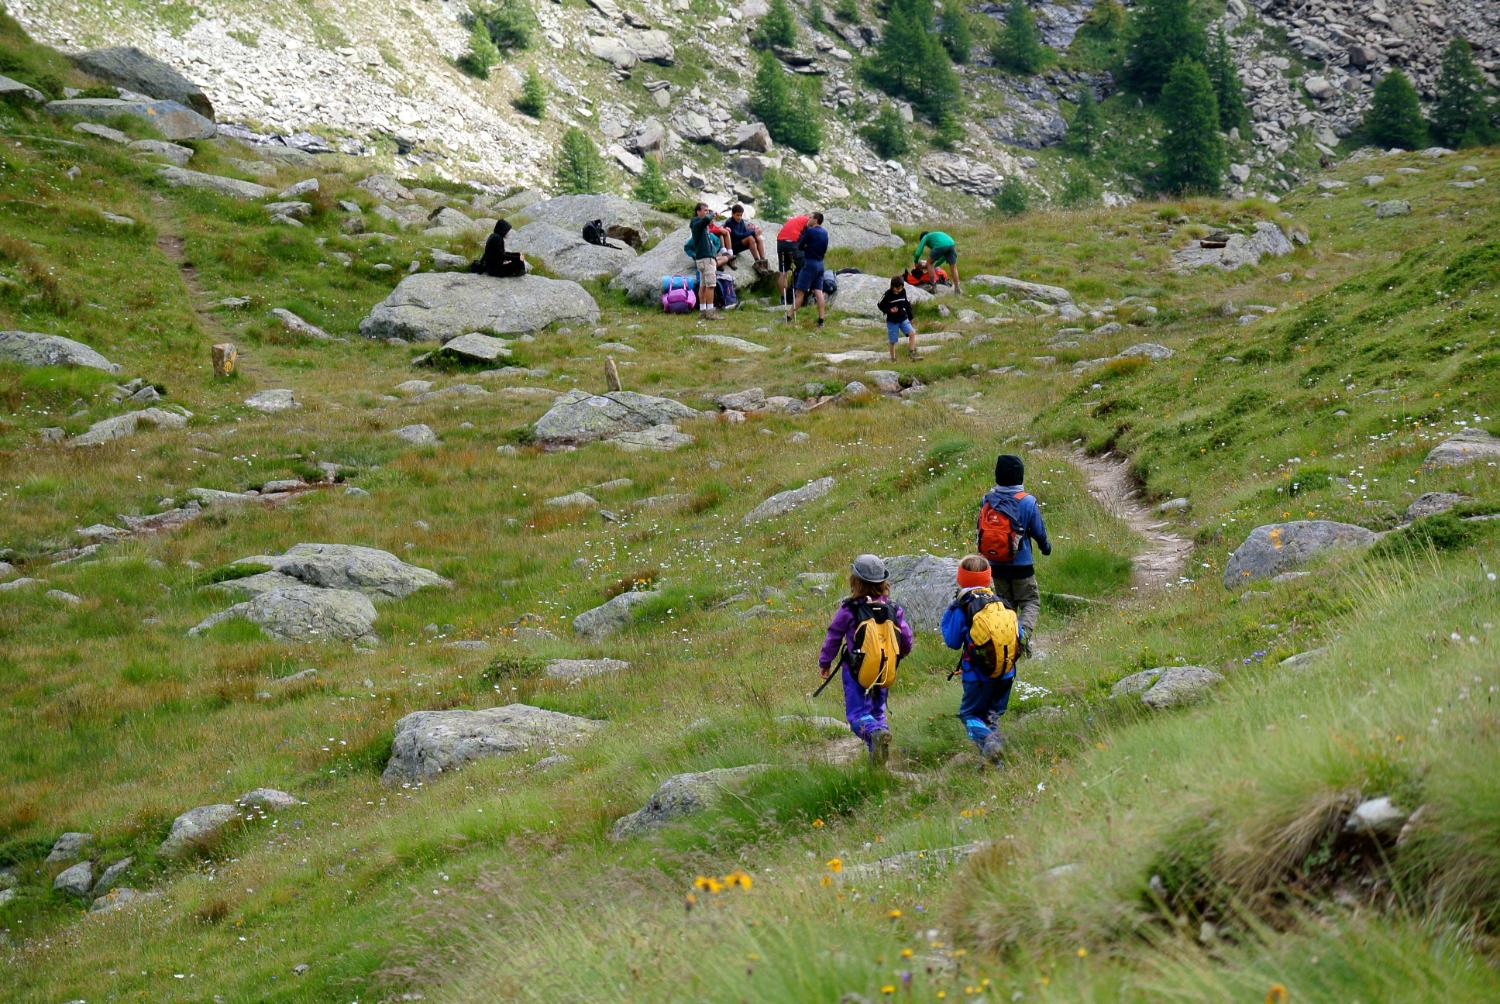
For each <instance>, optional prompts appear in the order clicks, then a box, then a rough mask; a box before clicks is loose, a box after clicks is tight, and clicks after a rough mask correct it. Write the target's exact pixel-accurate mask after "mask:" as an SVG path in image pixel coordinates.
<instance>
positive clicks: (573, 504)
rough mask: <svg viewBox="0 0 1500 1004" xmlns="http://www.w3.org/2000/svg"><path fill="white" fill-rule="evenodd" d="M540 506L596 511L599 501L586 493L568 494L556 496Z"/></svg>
mask: <svg viewBox="0 0 1500 1004" xmlns="http://www.w3.org/2000/svg"><path fill="white" fill-rule="evenodd" d="M542 505H545V506H551V507H552V508H554V509H569V508H587V509H597V508H598V507H599V500H598V499H596V498H594V496H592V495H590V494H589V493H588V492H570V493H569V494H567V495H558V496H555V497H553V498H550V499H546V500H544V501H543V502H542Z"/></svg>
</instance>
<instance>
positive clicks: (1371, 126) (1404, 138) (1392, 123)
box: [1365, 70, 1427, 150]
mask: <svg viewBox="0 0 1500 1004" xmlns="http://www.w3.org/2000/svg"><path fill="white" fill-rule="evenodd" d="M1365 138H1366V139H1368V140H1369V141H1370V142H1371V143H1374V144H1375V145H1377V146H1384V147H1399V148H1400V149H1403V150H1415V149H1416V148H1417V147H1419V146H1421V145H1422V144H1423V143H1425V142H1426V141H1427V123H1425V122H1423V121H1422V105H1421V102H1419V101H1418V100H1417V89H1416V88H1415V87H1413V86H1412V85H1411V81H1410V80H1408V79H1407V76H1406V74H1404V73H1402V72H1401V71H1400V70H1392V71H1390V72H1389V73H1387V74H1386V75H1385V76H1384V77H1381V78H1380V83H1378V84H1376V85H1375V96H1374V98H1373V99H1372V100H1371V102H1370V110H1369V111H1368V112H1367V113H1366V114H1365Z"/></svg>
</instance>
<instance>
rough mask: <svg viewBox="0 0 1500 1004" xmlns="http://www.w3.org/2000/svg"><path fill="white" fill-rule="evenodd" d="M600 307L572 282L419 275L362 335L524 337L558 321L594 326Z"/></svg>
mask: <svg viewBox="0 0 1500 1004" xmlns="http://www.w3.org/2000/svg"><path fill="white" fill-rule="evenodd" d="M598 320H599V305H598V304H597V303H595V302H594V298H593V297H592V296H590V295H589V294H588V292H587V291H585V290H584V288H583V287H582V286H580V285H578V283H576V282H570V281H568V280H566V279H544V278H542V277H541V276H538V275H522V276H516V277H514V278H510V279H496V278H493V277H491V276H487V275H471V274H469V273H467V272H419V273H417V274H416V275H409V276H407V277H406V278H405V279H402V280H401V284H400V285H398V286H397V287H396V288H395V289H394V290H392V291H391V295H390V296H388V297H386V298H385V299H384V300H382V301H381V302H379V303H377V304H376V305H375V307H374V308H373V309H372V310H371V311H370V313H369V316H367V317H366V318H365V319H364V320H363V321H361V322H360V323H359V333H360V334H361V335H364V336H365V337H366V338H399V339H402V340H403V341H408V342H446V341H448V340H449V339H450V338H456V337H458V336H459V335H462V334H465V333H467V332H470V331H479V332H489V333H493V334H521V333H524V332H528V331H540V330H541V329H542V328H545V327H546V326H547V325H549V324H553V323H555V322H559V321H562V322H567V323H577V324H594V323H597V322H598Z"/></svg>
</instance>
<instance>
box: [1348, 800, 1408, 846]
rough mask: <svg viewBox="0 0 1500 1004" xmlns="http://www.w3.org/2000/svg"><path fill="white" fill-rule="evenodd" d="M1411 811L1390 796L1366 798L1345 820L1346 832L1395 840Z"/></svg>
mask: <svg viewBox="0 0 1500 1004" xmlns="http://www.w3.org/2000/svg"><path fill="white" fill-rule="evenodd" d="M1410 815H1411V813H1409V812H1407V811H1406V810H1405V809H1402V808H1401V807H1399V806H1398V805H1396V804H1395V803H1394V802H1392V801H1391V800H1390V799H1389V798H1387V797H1385V796H1381V797H1380V798H1371V799H1366V800H1365V801H1363V802H1361V803H1359V805H1357V806H1355V807H1354V811H1352V812H1350V813H1349V818H1348V819H1346V820H1345V821H1344V832H1345V833H1353V834H1355V835H1357V836H1362V837H1374V838H1376V839H1378V840H1394V839H1395V838H1396V837H1397V836H1398V835H1399V834H1400V833H1401V827H1402V826H1404V825H1406V820H1407V819H1408V818H1409V817H1410Z"/></svg>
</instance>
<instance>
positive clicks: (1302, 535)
mask: <svg viewBox="0 0 1500 1004" xmlns="http://www.w3.org/2000/svg"><path fill="white" fill-rule="evenodd" d="M1374 541H1375V534H1374V533H1372V532H1371V531H1369V530H1366V529H1365V528H1364V527H1362V526H1355V525H1353V524H1351V523H1336V522H1334V521H1332V520H1325V519H1317V520H1296V521H1294V522H1291V523H1268V524H1266V525H1265V526H1258V527H1256V528H1255V529H1254V530H1252V531H1251V532H1250V536H1248V537H1246V538H1245V541H1244V543H1242V544H1241V545H1240V546H1239V547H1237V548H1235V550H1234V553H1233V554H1231V555H1230V556H1229V564H1228V565H1227V566H1226V567H1225V569H1224V586H1225V588H1228V589H1235V588H1238V587H1239V586H1241V585H1244V584H1245V583H1247V582H1250V581H1252V580H1254V579H1266V578H1270V577H1271V576H1273V575H1277V574H1280V573H1281V572H1285V571H1288V570H1290V569H1292V568H1295V567H1296V566H1297V565H1300V564H1302V563H1303V562H1305V561H1307V560H1308V559H1310V558H1312V557H1314V556H1315V555H1318V554H1322V553H1323V552H1325V551H1329V550H1334V549H1340V548H1348V547H1362V546H1364V545H1366V544H1371V543H1373V542H1374Z"/></svg>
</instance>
